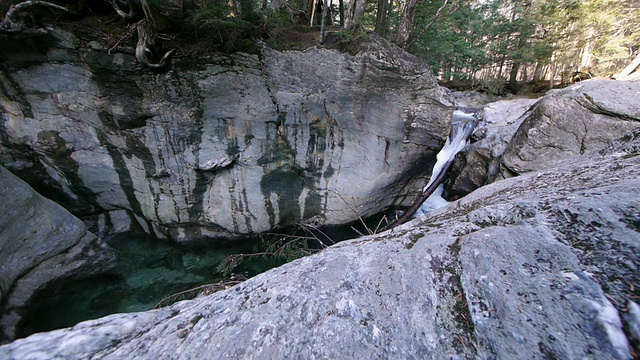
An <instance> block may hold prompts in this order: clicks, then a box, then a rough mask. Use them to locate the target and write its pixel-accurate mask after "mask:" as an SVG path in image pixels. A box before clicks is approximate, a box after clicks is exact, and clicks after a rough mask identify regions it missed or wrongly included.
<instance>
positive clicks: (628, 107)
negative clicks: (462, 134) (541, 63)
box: [502, 80, 640, 174]
mask: <svg viewBox="0 0 640 360" xmlns="http://www.w3.org/2000/svg"><path fill="white" fill-rule="evenodd" d="M638 96H640V81H614V80H593V81H584V82H580V83H578V84H575V85H572V86H569V87H567V88H565V89H561V90H554V91H552V92H550V93H548V94H547V95H546V96H545V97H544V98H543V99H542V100H541V101H540V102H538V103H537V104H536V106H535V107H534V108H533V109H532V111H531V113H530V114H529V115H528V116H527V118H526V119H525V120H524V121H523V123H522V125H521V126H520V128H519V129H518V131H517V132H516V134H515V136H514V137H513V139H512V140H511V142H510V144H509V146H508V148H507V150H506V151H505V153H504V156H503V160H502V164H503V166H504V167H505V168H506V169H508V170H509V171H511V172H513V173H515V174H522V173H525V172H527V171H533V170H540V169H544V168H545V167H548V166H550V165H552V164H554V163H556V162H558V161H561V160H564V159H568V158H570V157H573V156H575V155H580V154H585V153H587V152H590V151H597V150H600V149H602V148H603V147H605V146H607V145H608V144H609V141H611V139H615V138H617V137H619V136H622V134H624V133H626V132H627V131H629V130H631V129H634V128H637V127H639V126H640V102H638Z"/></svg>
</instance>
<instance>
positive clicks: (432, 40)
mask: <svg viewBox="0 0 640 360" xmlns="http://www.w3.org/2000/svg"><path fill="white" fill-rule="evenodd" d="M0 11H2V13H6V16H5V18H4V19H3V21H2V23H0V37H1V36H4V37H7V36H15V35H16V34H22V35H24V33H25V29H31V31H32V30H33V29H34V28H38V27H40V28H42V27H44V25H43V23H42V22H43V21H45V20H48V21H49V22H51V21H54V22H61V23H64V22H66V23H67V24H68V23H70V22H73V21H77V20H78V19H87V18H90V17H97V16H99V17H103V18H104V17H109V16H111V17H115V18H116V19H117V21H116V20H108V21H104V19H103V20H97V22H96V21H94V22H91V21H89V22H87V21H85V23H84V24H85V25H84V26H85V30H87V31H85V32H86V33H89V32H94V33H95V35H97V36H98V37H99V38H100V40H101V41H102V42H104V43H105V46H106V47H107V48H108V49H109V51H112V50H118V47H123V46H127V45H128V44H129V45H131V44H134V43H135V42H136V41H138V45H137V46H138V48H139V49H141V51H140V54H141V55H144V58H143V61H141V62H142V63H143V64H145V65H148V66H150V67H152V68H153V67H156V68H163V67H165V66H166V63H167V61H166V60H167V58H168V57H169V56H178V57H186V56H191V55H197V54H199V53H202V52H203V48H205V50H215V51H249V52H250V51H251V50H252V47H255V44H256V40H266V41H268V42H269V43H270V44H274V45H276V46H280V47H281V48H282V47H283V48H287V47H288V46H290V47H293V48H295V46H293V45H292V43H294V42H296V41H303V42H304V41H307V42H308V41H309V39H310V37H309V34H311V35H312V36H311V39H313V40H312V41H311V44H307V45H313V42H315V44H316V45H317V44H323V43H324V41H325V40H326V36H327V34H337V35H338V39H339V41H340V42H342V43H348V42H353V41H354V40H357V39H358V38H360V37H361V35H362V34H365V33H366V32H369V31H371V32H375V33H377V34H378V35H380V36H383V37H385V38H387V39H389V40H391V41H393V42H394V43H396V44H397V45H398V46H400V47H402V48H404V49H406V50H408V51H409V52H411V53H413V54H415V55H417V56H419V57H421V58H423V59H424V60H425V61H426V62H427V63H429V65H431V67H432V68H433V69H434V71H435V72H436V73H437V74H438V76H439V79H440V80H441V81H442V82H443V83H445V84H448V85H450V86H451V87H456V86H462V87H467V88H469V87H477V88H481V89H484V90H486V91H488V92H491V93H495V94H501V93H504V92H506V91H511V92H517V91H518V90H520V89H521V88H522V87H523V84H525V83H544V82H546V83H545V85H543V86H548V87H552V86H554V85H557V84H567V83H571V82H575V81H579V80H584V79H587V78H591V77H615V78H617V79H626V78H640V76H639V75H638V73H640V71H635V70H636V69H637V68H638V66H639V65H640V31H639V30H640V29H639V27H638V25H637V20H636V19H638V18H640V0H473V1H465V0H52V1H39V0H27V1H19V0H1V1H0ZM43 19H44V20H43ZM136 28H137V30H138V31H137V35H138V36H137V38H138V39H137V40H136V36H135V31H134V30H135V29H136ZM32 32H33V31H32ZM27 33H29V32H27ZM318 33H319V35H318ZM292 34H297V35H298V36H295V35H292ZM305 34H307V36H306V37H305V36H304V35H305ZM85 35H86V34H85ZM86 36H88V35H86ZM305 39H306V40H305ZM161 41H164V48H165V50H163V51H159V49H160V48H161V45H160V43H161ZM166 49H173V50H172V51H167V50H166ZM163 55H164V56H163ZM139 60H140V58H139ZM154 61H156V62H155V63H154ZM634 71H635V72H634Z"/></svg>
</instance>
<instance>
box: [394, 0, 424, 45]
mask: <svg viewBox="0 0 640 360" xmlns="http://www.w3.org/2000/svg"><path fill="white" fill-rule="evenodd" d="M416 5H418V0H406V2H405V4H404V9H403V10H402V17H401V18H400V24H398V29H397V30H396V36H395V39H394V42H395V43H396V44H397V45H398V46H400V47H402V48H404V47H406V45H407V42H408V41H409V36H411V31H412V30H413V21H414V20H415V16H416Z"/></svg>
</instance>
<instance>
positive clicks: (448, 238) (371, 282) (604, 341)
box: [0, 128, 640, 359]
mask: <svg viewBox="0 0 640 360" xmlns="http://www.w3.org/2000/svg"><path fill="white" fill-rule="evenodd" d="M639 179H640V131H639V130H638V129H637V128H636V129H635V130H632V131H631V132H628V133H627V134H626V135H625V136H623V137H621V138H620V139H619V140H617V141H615V143H614V144H612V145H609V146H606V147H605V148H604V149H603V150H600V151H598V152H592V153H589V154H584V155H577V156H573V157H572V158H570V159H568V160H563V161H561V162H559V163H556V164H555V165H551V166H548V167H547V168H545V169H544V170H541V171H536V172H530V173H526V174H523V175H521V176H518V177H513V178H509V179H506V180H502V181H499V182H496V183H494V184H491V185H488V186H485V187H482V188H480V189H478V190H476V191H474V192H473V193H471V194H470V195H468V196H467V197H465V198H463V199H461V200H458V201H457V202H454V203H452V204H450V205H449V206H447V207H445V208H443V209H440V210H438V211H437V212H435V213H433V214H431V215H430V216H428V217H426V218H422V219H419V220H414V221H412V222H410V223H407V224H405V225H403V226H402V227H401V228H397V229H395V230H392V231H388V232H385V233H382V234H378V235H374V236H370V237H366V238H361V239H357V240H351V241H347V242H344V243H340V244H338V245H335V246H332V247H330V248H328V249H326V250H324V251H322V252H321V253H319V254H317V255H314V256H310V257H307V258H303V259H300V260H297V261H294V262H292V263H289V264H287V265H284V266H282V267H279V268H276V269H273V270H271V271H269V272H266V273H264V274H262V275H259V276H256V277H254V278H252V279H250V280H248V281H246V282H245V283H243V284H241V285H238V286H236V287H234V288H231V289H228V290H225V291H222V292H218V293H215V294H213V295H210V296H206V297H202V298H197V299H195V300H190V301H184V302H179V303H176V304H174V305H172V306H170V307H166V308H162V309H159V310H154V311H149V312H143V313H133V314H116V315H111V316H108V317H105V318H102V319H98V320H93V321H87V322H83V323H80V324H78V325H76V326H74V327H73V328H68V329H62V330H57V331H53V332H49V333H41V334H35V335H32V336H30V337H28V338H25V339H21V340H17V341H15V342H13V343H11V344H8V345H5V346H2V347H0V357H2V358H7V359H44V358H55V357H58V358H65V359H87V358H92V359H98V358H105V359H120V358H148V359H152V358H163V359H164V358H182V359H193V358H211V357H215V358H225V357H228V358H247V359H265V358H273V359H291V358H295V359H297V358H300V359H324V358H330V359H344V358H419V359H442V358H450V359H472V358H478V359H492V358H503V359H549V358H552V359H555V358H557V359H581V358H594V359H629V358H631V357H632V354H634V351H635V354H637V348H638V340H639V339H640V331H639V329H640V311H639V310H640V309H639V307H638V305H637V304H636V302H637V301H638V298H639V297H640V290H639V289H640V286H639V284H640V271H639V270H640V222H639V220H638V219H640V197H638V193H637V189H638V187H639V186H640V180H639ZM634 349H635V350H634Z"/></svg>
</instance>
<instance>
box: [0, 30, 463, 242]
mask: <svg viewBox="0 0 640 360" xmlns="http://www.w3.org/2000/svg"><path fill="white" fill-rule="evenodd" d="M73 43H74V42H70V44H66V45H65V46H62V45H58V48H51V47H50V48H47V49H44V50H43V49H42V48H38V49H39V51H40V52H39V53H38V52H36V51H34V50H33V48H25V49H22V48H20V45H16V44H12V45H11V46H9V45H7V46H2V47H0V48H2V49H7V50H5V51H0V57H1V58H2V60H3V67H2V69H0V84H1V86H0V124H1V125H0V138H1V139H2V146H0V163H2V164H3V165H4V166H5V167H7V168H8V169H9V170H11V171H12V172H14V173H15V174H17V175H19V176H20V177H22V178H23V179H26V180H28V181H29V182H30V184H32V185H33V186H34V188H36V189H37V190H38V191H41V192H46V193H47V195H48V196H50V197H51V198H53V199H55V200H56V201H58V202H59V203H61V204H63V205H64V206H65V207H66V208H67V209H69V210H70V211H72V212H73V213H74V214H76V215H78V216H85V215H87V214H95V213H97V212H98V213H103V212H108V211H111V210H123V209H124V210H127V211H128V212H129V214H130V217H131V219H133V221H134V222H139V223H141V224H142V226H143V227H146V228H148V229H149V232H150V233H152V234H155V235H157V236H159V237H165V236H166V237H170V238H172V239H174V240H177V241H188V240H190V239H197V238H202V237H234V236H238V235H240V234H249V233H257V232H262V231H266V230H269V229H272V228H274V227H277V226H279V225H286V224H291V223H295V222H300V221H303V222H304V221H313V222H314V223H326V224H343V223H347V222H349V221H353V220H355V219H357V218H358V216H359V215H360V216H368V215H372V214H374V213H376V212H379V211H382V210H383V209H385V208H386V207H388V206H390V205H398V204H401V203H403V204H407V203H410V201H411V197H410V196H409V195H411V194H413V193H416V192H417V191H419V189H420V187H421V186H423V185H424V183H425V179H424V174H425V173H426V172H427V170H428V168H429V164H430V163H433V162H434V160H435V153H436V152H437V149H438V148H439V147H440V146H441V144H442V143H443V142H444V138H445V136H446V134H447V132H448V129H449V126H450V118H451V111H452V109H451V106H452V98H451V95H450V93H449V92H448V91H447V90H445V89H443V88H440V87H438V85H437V83H436V80H435V77H434V76H433V74H432V73H431V71H430V70H429V69H428V68H427V67H426V65H425V64H424V63H423V62H422V61H420V60H419V59H417V58H415V57H412V56H411V55H408V54H406V53H404V52H402V51H401V50H400V49H398V48H396V47H394V46H392V45H389V44H388V43H385V42H384V41H382V40H380V39H378V38H375V37H374V38H372V42H371V43H370V44H369V45H367V48H366V49H364V50H363V51H361V53H360V54H359V55H356V56H351V55H348V54H344V53H340V52H338V51H335V50H327V49H316V48H313V49H309V50H307V51H304V52H301V51H286V52H279V51H275V50H271V49H269V48H265V49H264V50H263V52H262V54H261V55H259V56H258V55H247V54H236V55H230V56H223V55H220V56H212V57H208V58H200V59H190V60H183V61H176V63H175V64H174V66H173V67H172V69H171V70H170V71H169V72H167V73H165V74H153V73H150V72H149V71H148V70H144V69H142V68H140V67H138V66H137V65H135V62H134V58H133V56H129V55H125V54H114V55H108V54H106V53H101V52H95V51H94V52H86V51H80V50H75V49H74V46H73ZM61 47H62V48H65V49H61ZM408 196H409V198H407V197H408Z"/></svg>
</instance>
